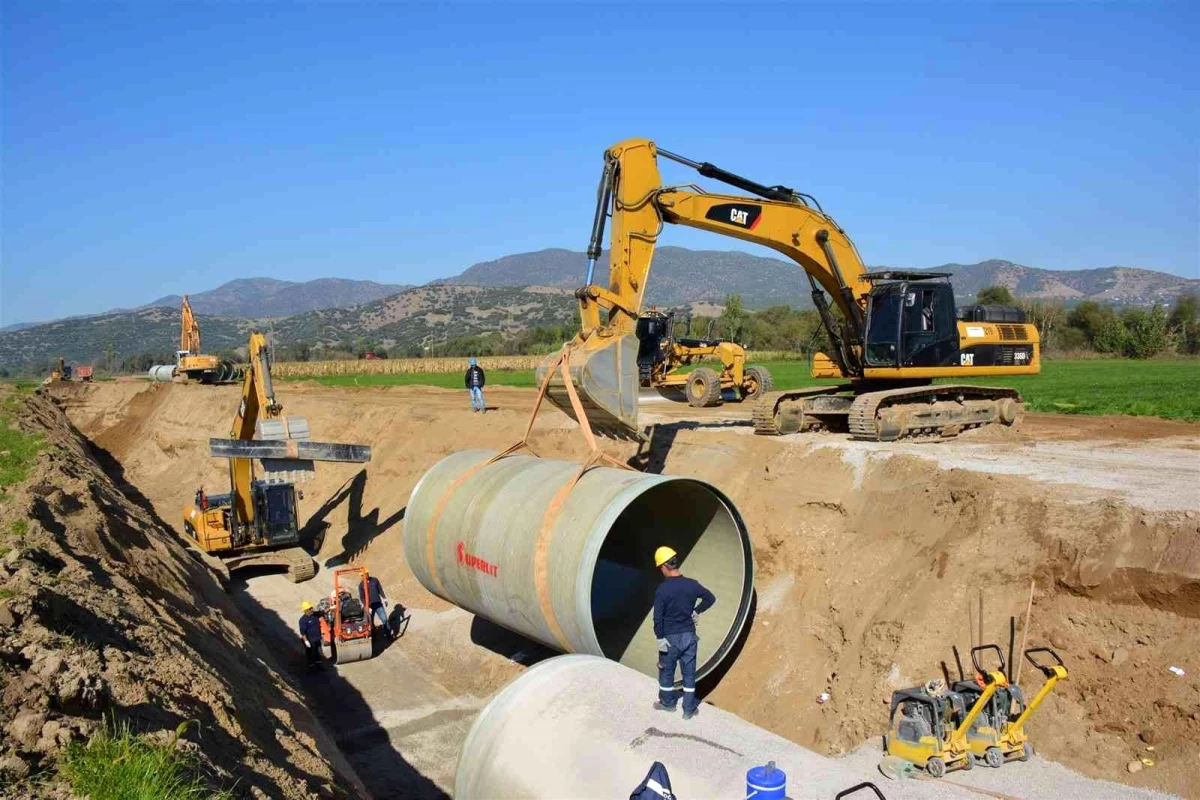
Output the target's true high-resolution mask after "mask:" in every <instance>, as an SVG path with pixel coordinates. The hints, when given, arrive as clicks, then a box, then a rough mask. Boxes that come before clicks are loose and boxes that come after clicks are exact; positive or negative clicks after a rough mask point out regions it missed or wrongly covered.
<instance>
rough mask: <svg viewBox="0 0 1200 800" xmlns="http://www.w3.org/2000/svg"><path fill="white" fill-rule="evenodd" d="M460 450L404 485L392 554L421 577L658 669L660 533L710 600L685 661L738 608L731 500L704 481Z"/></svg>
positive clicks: (731, 620) (739, 541)
mask: <svg viewBox="0 0 1200 800" xmlns="http://www.w3.org/2000/svg"><path fill="white" fill-rule="evenodd" d="M493 455H495V454H494V453H491V452H488V451H481V450H467V451H463V452H459V453H454V454H452V455H450V456H447V457H446V458H444V459H442V460H441V461H439V462H438V463H437V464H435V465H434V466H433V468H432V469H430V470H429V472H427V473H425V475H424V477H422V478H421V481H420V482H419V483H418V484H417V485H416V487H415V488H414V489H413V492H412V496H411V497H410V498H409V501H408V510H407V511H406V512H405V519H404V554H405V557H406V558H407V559H408V565H409V567H410V568H411V569H412V571H413V573H414V574H415V575H416V576H417V579H418V580H419V581H421V583H422V585H424V586H425V588H426V589H428V590H429V591H431V592H433V593H434V594H436V595H438V596H439V597H442V598H444V599H446V600H448V601H450V602H451V603H454V604H455V605H457V606H461V607H462V608H465V609H467V610H468V611H471V612H473V613H475V614H478V615H479V616H481V617H485V618H487V619H489V620H491V621H492V622H495V623H496V624H498V625H502V626H504V627H506V628H508V629H510V630H513V631H516V632H517V633H520V634H523V635H525V636H527V637H529V638H530V639H533V640H535V641H538V642H541V643H543V644H545V645H547V646H549V647H553V648H555V649H558V650H562V651H565V652H568V653H591V654H592V655H598V656H605V657H607V658H611V659H613V660H615V661H620V662H621V663H622V664H625V665H626V666H628V667H632V668H633V669H636V670H638V671H639V672H643V673H645V674H647V675H657V663H658V654H657V646H656V644H655V639H654V633H653V604H654V590H655V587H657V586H658V584H659V583H660V582H661V581H662V576H661V575H660V574H659V572H658V570H657V569H655V568H654V560H653V553H654V549H655V548H656V547H658V546H659V545H668V546H670V547H672V548H674V549H675V550H676V552H678V553H679V555H680V558H681V559H682V567H683V571H684V573H685V574H687V575H689V576H690V577H693V578H695V579H696V580H698V581H700V582H701V583H702V584H704V585H705V586H707V587H708V588H709V589H710V590H711V591H712V592H713V593H714V594H715V595H716V596H717V603H716V605H715V606H713V607H712V608H711V609H710V610H709V611H708V612H707V613H705V614H704V615H702V616H701V617H700V623H699V628H698V633H699V635H700V647H699V653H698V658H697V674H698V675H699V676H701V677H702V676H704V675H705V674H707V673H708V672H710V671H711V670H712V669H713V668H714V667H716V666H717V664H719V663H720V662H721V660H722V659H723V658H724V657H725V656H726V655H727V654H728V653H729V651H730V649H731V648H732V647H733V645H734V642H735V641H736V640H737V637H738V634H739V633H740V632H741V630H742V626H743V624H744V623H745V621H746V616H747V614H748V613H749V610H750V596H751V591H752V588H753V577H754V576H753V573H754V569H753V564H754V560H753V556H752V554H751V552H750V537H749V536H748V534H747V532H746V526H745V524H744V523H743V522H742V518H741V516H740V515H739V514H738V511H737V509H736V508H735V507H734V505H733V503H731V502H730V501H729V499H728V498H727V497H725V495H723V494H721V492H719V491H717V489H715V488H713V487H712V486H710V485H709V484H707V483H704V482H703V481H698V480H693V479H690V478H678V477H671V476H667V475H647V474H644V473H640V472H633V471H626V470H619V469H612V468H597V469H593V470H591V471H589V472H587V473H586V474H585V475H584V476H583V477H582V478H580V480H579V482H578V483H577V484H576V485H575V487H574V488H573V489H572V490H571V491H570V493H569V494H567V495H566V496H565V498H560V497H558V494H559V490H560V489H562V488H563V487H565V486H567V485H568V484H569V482H570V481H571V480H572V479H573V478H574V477H575V475H576V474H577V473H578V472H579V465H578V464H573V463H568V462H563V461H551V460H548V459H543V458H533V457H530V456H508V457H506V458H502V459H500V460H498V461H495V462H492V463H485V462H487V461H488V459H490V458H491V457H492V456H493Z"/></svg>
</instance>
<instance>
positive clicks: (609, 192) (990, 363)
mask: <svg viewBox="0 0 1200 800" xmlns="http://www.w3.org/2000/svg"><path fill="white" fill-rule="evenodd" d="M659 156H662V157H663V158H667V159H670V160H671V161H675V162H678V163H680V164H683V165H685V166H688V167H691V168H693V169H695V170H696V171H698V172H699V173H700V174H701V175H703V176H705V177H708V178H713V179H715V180H719V181H722V182H724V183H727V184H729V185H731V186H734V187H737V188H739V189H741V190H743V191H746V192H749V193H750V194H751V195H754V196H753V197H746V196H738V195H720V194H709V193H708V192H706V191H704V190H703V189H701V188H699V187H697V186H694V185H689V186H683V187H670V186H663V185H662V179H661V177H660V175H659V171H658V161H657V159H658V157H659ZM610 217H611V226H612V230H611V237H610V240H609V259H610V262H609V275H608V284H607V286H602V285H597V284H595V283H593V282H592V279H593V275H594V272H595V267H596V262H597V261H598V260H599V258H600V255H601V252H602V240H603V238H604V230H605V226H606V223H608V221H609V218H610ZM664 223H671V224H677V225H687V226H689V227H693V228H700V229H702V230H707V231H711V232H713V233H717V234H720V235H723V236H732V237H734V238H737V239H742V240H744V241H748V242H753V243H755V244H760V245H764V246H766V247H770V248H771V249H773V250H776V251H778V252H780V253H782V254H783V255H785V256H787V257H788V258H789V259H791V260H792V261H795V262H796V263H797V264H798V265H799V266H800V268H801V269H803V270H804V272H805V273H806V274H807V276H808V280H809V284H810V285H811V287H812V298H813V303H814V304H815V305H816V308H817V311H818V312H819V314H820V317H821V322H822V325H823V327H824V330H825V334H826V336H827V337H828V339H829V342H830V344H831V348H830V352H829V353H828V354H826V353H817V354H815V356H814V357H813V364H812V374H813V376H814V377H818V378H843V379H845V380H847V381H848V383H845V384H842V385H839V386H822V387H818V388H814V389H808V390H801V391H775V392H766V393H764V394H763V395H762V397H761V398H759V400H758V401H757V403H756V406H755V409H754V414H753V418H754V427H755V432H756V433H759V434H769V435H778V434H786V433H795V432H800V431H809V430H819V429H825V430H832V431H842V432H846V431H848V432H849V433H850V434H851V435H852V436H854V437H855V438H860V439H869V440H881V441H892V440H896V439H901V438H928V437H943V438H944V437H949V436H954V435H956V434H958V433H960V432H961V431H964V430H968V429H970V428H976V427H980V426H982V425H987V424H990V423H995V422H1000V423H1003V424H1006V425H1011V424H1012V423H1013V422H1014V421H1015V420H1016V418H1017V415H1018V413H1019V412H1020V410H1021V408H1022V405H1021V396H1020V394H1019V393H1018V392H1017V391H1015V390H1013V389H1008V388H1002V387H987V386H977V385H963V384H934V383H933V381H934V380H935V379H940V378H957V379H962V378H980V377H992V376H1011V375H1034V374H1037V373H1038V372H1039V371H1040V341H1039V338H1038V332H1037V328H1036V327H1035V326H1033V325H1030V324H1027V323H1026V322H1025V317H1024V314H1023V312H1021V311H1020V310H1018V309H1014V308H1007V307H992V306H974V307H971V308H969V309H963V311H962V313H961V314H960V315H959V316H958V318H956V314H955V305H954V291H953V287H952V286H951V284H950V282H949V280H948V278H949V277H950V276H949V274H947V273H932V272H919V271H904V270H883V271H878V272H869V271H868V270H867V268H866V267H865V266H864V265H863V262H862V259H861V258H859V255H858V251H857V250H856V249H855V247H854V243H853V242H851V241H850V238H849V237H848V236H847V235H846V233H845V231H843V230H842V228H841V227H840V226H839V225H838V224H837V223H836V222H835V221H834V220H833V218H832V217H830V216H829V215H828V214H826V213H825V211H824V210H822V208H821V206H820V204H819V203H818V202H817V201H816V199H815V198H813V197H812V196H811V195H808V194H805V193H803V192H799V191H796V190H795V189H790V188H788V187H786V186H766V185H763V184H760V183H756V182H755V181H752V180H749V179H747V178H743V177H741V176H739V175H735V174H733V173H731V172H727V171H726V170H723V169H721V168H719V167H716V166H713V165H712V164H710V163H707V162H703V163H702V162H696V161H692V160H690V159H687V158H684V157H682V156H679V155H676V154H674V153H670V152H668V151H666V150H663V149H661V148H659V147H657V146H656V145H655V144H654V142H652V141H649V140H647V139H629V140H627V141H624V142H621V143H619V144H617V145H614V146H613V147H611V148H609V149H608V150H607V151H606V152H605V154H604V171H603V173H602V175H601V179H600V187H599V190H598V192H597V202H596V212H595V216H594V218H593V222H592V235H591V239H590V241H589V243H588V250H587V255H588V270H587V276H586V279H585V285H584V286H583V287H582V288H580V289H578V290H577V291H576V292H575V297H576V298H577V300H578V301H579V312H580V318H581V320H582V326H581V330H580V333H579V334H578V335H577V336H576V337H575V338H574V339H573V340H572V341H571V342H569V343H568V344H567V346H566V351H565V355H566V359H567V360H566V370H563V371H562V372H565V373H566V374H567V375H569V380H570V381H571V383H572V385H573V387H574V388H575V389H576V390H577V392H578V394H579V400H580V407H581V409H582V413H583V414H584V415H585V416H586V418H587V422H588V423H589V424H590V427H591V428H592V429H593V430H595V431H596V432H598V433H602V434H605V435H609V436H613V437H618V438H637V437H639V436H640V432H639V430H638V414H637V402H638V385H639V371H638V350H639V342H638V338H637V325H638V320H639V317H640V316H641V307H642V299H643V297H644V295H645V292H646V286H647V281H648V278H649V274H650V263H651V260H652V259H653V256H654V248H655V246H656V245H657V243H658V237H659V235H660V233H661V232H662V229H663V225H664ZM831 302H832V305H833V306H834V307H836V309H837V312H838V315H837V316H835V313H834V311H833V309H832V308H831ZM601 312H605V314H606V316H604V317H602V316H601ZM557 363H558V357H556V358H555V359H553V360H551V361H548V362H546V364H543V365H542V366H541V367H540V368H539V370H538V376H539V381H543V380H546V379H548V380H549V382H548V384H547V391H546V396H547V397H548V398H549V399H550V401H551V402H552V403H553V404H554V405H556V406H558V407H559V408H560V409H562V410H563V411H564V412H566V413H567V414H568V415H570V416H571V417H573V418H578V416H577V412H576V411H575V407H574V405H573V404H572V402H571V397H570V392H568V391H567V387H566V385H565V381H564V378H563V377H562V372H556V373H554V374H552V375H551V374H549V373H550V370H551V368H552V366H553V365H556V364H557Z"/></svg>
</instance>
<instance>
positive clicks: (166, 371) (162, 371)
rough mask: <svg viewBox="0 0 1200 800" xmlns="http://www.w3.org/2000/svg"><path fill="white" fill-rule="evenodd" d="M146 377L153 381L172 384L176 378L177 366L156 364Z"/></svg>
mask: <svg viewBox="0 0 1200 800" xmlns="http://www.w3.org/2000/svg"><path fill="white" fill-rule="evenodd" d="M146 376H147V377H148V378H150V380H152V381H160V382H163V383H170V381H171V379H172V378H174V377H175V365H174V364H155V365H154V366H152V367H151V368H150V371H149V372H147V373H146Z"/></svg>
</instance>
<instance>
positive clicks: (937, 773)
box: [925, 756, 946, 778]
mask: <svg viewBox="0 0 1200 800" xmlns="http://www.w3.org/2000/svg"><path fill="white" fill-rule="evenodd" d="M925 771H926V772H928V773H929V774H930V776H931V777H934V778H940V777H942V776H943V775H945V774H946V762H945V761H942V760H941V759H940V758H938V757H937V756H934V757H933V758H931V759H929V760H928V761H926V762H925Z"/></svg>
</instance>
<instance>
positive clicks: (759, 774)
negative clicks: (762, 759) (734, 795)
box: [746, 761, 787, 800]
mask: <svg viewBox="0 0 1200 800" xmlns="http://www.w3.org/2000/svg"><path fill="white" fill-rule="evenodd" d="M786 796H787V773H786V772H784V771H783V770H781V769H779V768H778V767H776V766H775V762H774V761H768V762H767V763H766V765H765V766H762V767H755V768H754V769H751V770H748V771H747V772H746V798H747V800H749V798H751V797H753V798H754V800H784V798H785V797H786Z"/></svg>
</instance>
